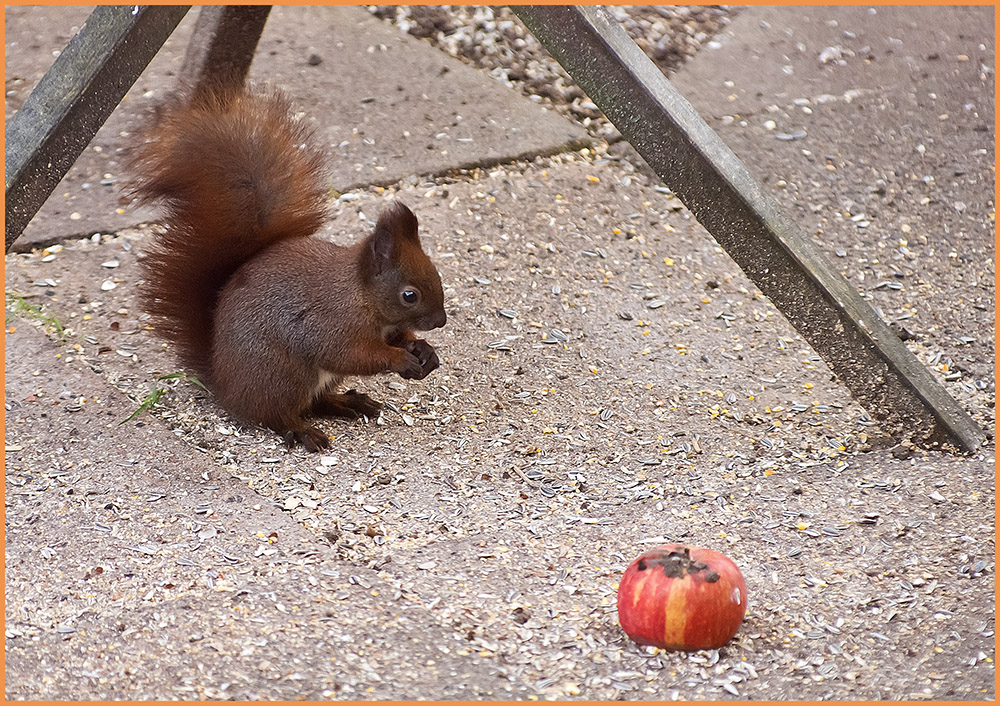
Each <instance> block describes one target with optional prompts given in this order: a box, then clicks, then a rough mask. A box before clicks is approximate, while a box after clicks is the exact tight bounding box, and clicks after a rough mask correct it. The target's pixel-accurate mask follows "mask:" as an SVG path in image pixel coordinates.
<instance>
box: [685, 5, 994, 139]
mask: <svg viewBox="0 0 1000 706" xmlns="http://www.w3.org/2000/svg"><path fill="white" fill-rule="evenodd" d="M992 30H993V8H992V7H989V6H985V5H981V6H952V7H948V8H942V7H937V6H929V5H928V6H923V7H910V6H908V7H903V6H880V7H867V6H862V5H854V6H849V7H848V6H844V7H840V6H838V7H826V6H821V5H816V6H812V7H794V6H755V7H753V8H752V10H751V11H750V12H745V13H741V14H740V15H738V16H737V17H736V18H735V19H734V20H733V21H732V23H731V24H730V25H729V26H727V27H726V28H724V29H723V31H722V32H721V33H720V34H719V35H718V36H717V37H715V39H714V41H713V42H712V44H710V45H709V46H708V47H706V49H705V51H703V52H701V53H699V54H698V55H697V56H696V57H695V58H693V59H692V60H691V61H689V62H688V63H686V64H685V65H684V68H683V70H682V71H679V72H678V73H677V74H676V75H675V76H674V77H673V78H672V79H671V80H672V81H673V83H674V85H675V86H676V87H677V89H678V90H680V91H681V92H682V93H683V94H684V96H685V97H686V98H687V99H688V100H689V101H691V103H692V104H693V105H694V106H695V108H697V109H698V111H699V112H700V113H701V114H702V116H703V117H705V118H706V119H708V118H711V117H716V118H721V117H722V116H725V115H736V114H739V115H741V116H744V117H745V116H748V115H757V114H763V113H766V112H768V110H767V109H768V107H769V106H772V105H777V106H781V107H785V106H789V105H792V104H793V102H794V101H795V100H798V99H807V100H809V101H810V104H812V105H815V104H816V103H823V100H817V99H819V98H820V97H821V96H825V97H826V99H825V100H828V101H834V100H838V99H840V100H843V96H844V94H845V93H846V94H849V95H854V96H857V95H858V94H860V93H872V92H877V93H907V92H910V91H911V90H912V85H913V83H914V82H916V81H919V80H921V79H927V78H928V77H929V76H930V75H932V74H933V75H934V76H937V77H939V78H940V79H941V82H942V88H947V84H948V83H949V82H950V78H955V79H963V78H967V77H969V76H978V74H979V73H980V71H981V66H983V65H986V66H988V67H991V66H992V64H991V63H990V61H991V59H990V57H991V56H992V53H993V43H992ZM981 44H982V47H981V46H980V45H981ZM960 57H965V58H964V59H963V58H960ZM982 107H984V108H985V106H982Z"/></svg>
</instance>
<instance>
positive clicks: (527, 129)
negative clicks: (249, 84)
mask: <svg viewBox="0 0 1000 706" xmlns="http://www.w3.org/2000/svg"><path fill="white" fill-rule="evenodd" d="M196 14H197V10H195V11H193V12H191V13H189V15H188V17H186V18H185V19H184V20H183V21H182V22H181V24H180V25H179V26H178V28H177V30H176V31H175V33H174V35H173V36H172V37H171V38H170V40H169V41H168V42H167V44H165V45H164V48H163V50H161V52H160V53H159V54H158V55H157V57H156V59H155V60H154V61H153V62H152V63H151V64H150V66H149V68H147V70H146V71H145V72H144V73H143V75H142V76H140V78H139V80H138V81H137V83H136V85H135V86H134V87H133V89H132V90H131V91H129V93H128V94H127V95H126V97H125V99H124V100H123V101H122V105H121V106H120V107H119V109H118V110H116V111H115V113H113V114H112V116H111V117H110V118H109V120H108V122H107V123H106V124H105V126H104V127H103V128H102V129H101V130H100V131H99V132H98V134H97V136H96V137H95V139H94V141H93V142H92V144H91V146H90V147H88V149H87V150H86V151H85V152H84V155H83V156H82V157H81V159H80V160H79V161H78V163H77V165H76V166H75V167H74V168H73V169H72V170H70V172H69V173H68V174H67V176H66V177H65V178H64V180H63V182H61V183H60V185H59V186H58V187H57V189H56V191H55V192H54V194H53V196H52V197H51V198H50V199H49V201H47V202H46V204H45V205H44V206H43V207H42V209H41V210H40V211H39V215H38V216H36V219H35V220H34V221H33V222H32V223H31V224H29V226H28V228H26V229H25V233H24V236H22V240H20V241H18V244H16V245H15V248H16V249H20V250H23V249H25V248H28V247H31V246H39V245H42V246H44V245H47V244H50V243H52V242H55V241H56V240H57V239H58V238H61V237H65V236H66V235H90V234H92V233H95V232H110V231H112V230H116V229H119V228H123V227H125V226H127V225H131V224H133V223H136V222H139V221H141V220H147V219H149V218H151V217H152V216H153V215H154V212H153V211H150V210H147V209H142V210H137V211H131V210H123V209H122V208H121V206H122V204H121V203H120V200H119V194H118V192H117V190H116V189H117V182H118V180H119V179H120V178H121V176H122V175H121V172H120V170H121V166H122V165H121V153H120V150H121V147H122V146H123V144H124V143H125V140H124V139H123V133H126V132H127V131H128V130H129V128H130V126H132V125H134V124H135V121H136V118H137V116H139V115H142V114H143V112H144V111H146V110H148V108H149V107H150V106H151V105H152V104H153V103H154V102H155V101H156V100H157V99H159V98H161V97H162V96H163V95H164V93H165V92H168V91H170V90H171V89H172V88H173V87H174V85H175V81H176V79H177V75H178V73H179V71H180V66H181V62H182V60H183V53H184V49H185V47H186V42H187V38H188V37H189V36H190V33H191V30H192V27H193V23H194V20H195V19H196V17H195V16H196ZM85 19H86V13H85V12H83V10H82V9H81V8H79V7H77V8H71V9H70V10H64V9H63V8H61V7H17V8H11V10H10V11H8V13H7V18H6V32H7V34H6V44H7V58H6V67H5V68H6V72H7V73H6V75H7V77H8V94H7V101H6V113H7V115H10V114H11V112H12V111H13V110H14V109H16V108H17V106H19V105H20V104H21V103H23V101H24V100H25V98H26V97H27V95H28V94H29V93H30V90H31V88H32V87H33V86H34V84H35V83H36V82H37V80H38V79H39V78H40V77H41V75H42V74H43V73H44V71H45V70H47V68H48V64H50V63H51V59H52V52H53V51H57V50H58V49H59V48H61V47H62V46H64V45H65V41H68V36H71V33H72V28H73V27H74V26H78V25H79V24H80V23H81V22H82V21H84V20H85ZM39 34H40V35H41V36H39ZM250 78H251V80H253V81H256V82H259V83H262V84H269V85H273V86H276V87H279V88H281V89H282V90H284V91H285V92H286V93H288V95H289V96H290V97H291V98H292V101H293V103H294V104H295V106H296V108H297V109H298V110H300V111H301V112H302V113H303V115H305V116H306V119H308V120H309V121H310V122H312V123H314V124H315V125H316V128H317V132H318V137H319V142H320V143H321V144H324V145H326V146H327V148H328V149H329V151H330V154H331V160H332V169H331V175H332V180H331V188H333V189H335V190H337V191H346V190H348V189H351V188H354V187H357V186H359V185H363V184H380V185H385V184H391V183H394V182H397V181H399V180H401V179H403V178H405V177H407V176H411V175H424V174H441V173H445V172H448V171H452V170H458V169H463V168H471V167H475V166H490V165H493V164H497V163H501V162H507V161H511V160H514V159H521V158H530V157H532V156H536V155H540V154H553V153H556V152H560V151H564V150H567V149H573V148H575V147H579V146H581V145H583V144H585V143H587V142H588V140H587V136H586V132H585V131H584V130H583V128H581V127H579V126H578V125H575V124H573V123H571V122H569V121H567V120H566V119H565V118H562V117H560V116H559V115H557V114H556V113H555V112H554V111H551V110H548V109H546V108H544V107H542V106H540V105H536V104H533V103H532V102H530V101H528V100H527V99H525V98H524V97H523V96H520V95H518V94H517V93H515V92H514V91H512V90H510V89H507V88H505V87H504V86H502V85H500V84H499V83H498V82H496V81H493V80H491V79H489V78H487V77H484V76H483V75H482V74H481V72H479V71H477V70H475V69H472V68H470V67H469V66H467V65H465V64H463V63H462V62H460V61H459V60H457V59H454V58H451V57H448V56H447V55H445V54H442V53H441V52H439V51H437V50H435V49H434V48H432V47H431V46H429V45H428V44H427V43H426V42H421V41H419V40H417V39H414V38H413V37H410V36H408V35H405V34H402V33H400V32H398V31H396V30H395V29H394V28H392V27H390V26H386V25H385V24H384V23H383V22H381V21H379V20H378V19H376V18H374V17H372V16H371V15H370V13H368V12H367V10H365V9H364V8H360V7H349V6H320V5H314V6H298V7H280V6H279V7H275V8H274V9H273V10H272V12H271V16H270V17H269V19H268V22H267V25H266V27H265V30H264V34H263V36H262V37H261V43H260V45H259V46H258V52H257V56H256V57H255V59H254V63H253V65H252V66H251V71H250Z"/></svg>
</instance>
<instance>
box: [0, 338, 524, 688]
mask: <svg viewBox="0 0 1000 706" xmlns="http://www.w3.org/2000/svg"><path fill="white" fill-rule="evenodd" d="M14 328H15V330H14V331H13V332H8V333H7V334H6V337H5V366H6V367H5V370H6V406H7V416H6V436H5V447H6V486H7V496H6V498H7V507H6V552H7V557H8V560H7V563H6V584H5V589H6V593H5V611H6V612H5V615H6V638H7V643H6V671H5V673H6V678H7V680H6V695H7V697H8V698H12V699H18V698H29V699H37V698H45V699H74V698H79V697H80V696H81V694H82V693H83V694H86V695H87V696H86V698H88V699H164V698H173V699H186V698H222V699H234V698H235V699H314V700H315V699H323V698H328V697H330V696H338V697H341V698H345V697H346V698H352V697H353V698H362V697H363V698H400V697H402V698H410V697H414V698H415V697H418V696H419V695H421V694H426V693H431V692H432V691H433V692H434V693H438V694H440V695H441V698H459V699H462V698H486V697H494V698H498V697H511V696H514V695H516V694H518V693H520V692H523V686H522V687H517V686H515V685H511V684H510V683H509V682H508V680H507V679H506V678H505V677H503V676H502V675H500V674H499V672H498V670H497V669H496V666H495V665H492V664H490V663H489V662H488V661H486V660H483V659H481V658H480V657H478V656H477V655H476V654H475V653H474V652H473V651H471V650H470V649H469V648H468V646H467V644H466V642H465V640H463V639H462V638H461V637H459V636H458V635H457V634H456V633H455V631H454V630H453V629H452V628H451V627H448V628H444V629H442V627H441V626H439V625H438V624H437V623H436V621H435V619H434V617H433V614H432V613H431V612H430V611H429V610H428V609H427V608H426V607H425V605H426V602H427V601H429V600H431V599H432V598H433V594H431V595H425V596H423V597H422V596H420V595H419V594H418V593H416V592H414V591H412V590H407V591H406V592H405V597H404V593H403V591H401V590H399V585H400V584H401V582H400V581H398V580H397V581H396V582H395V583H396V584H397V585H396V586H393V585H392V582H387V581H386V580H385V578H384V575H380V574H379V573H378V572H376V571H374V570H372V569H371V567H365V566H353V567H348V566H345V565H344V564H343V563H342V562H340V561H338V559H337V557H336V552H335V550H334V549H333V547H332V546H331V544H330V543H329V542H327V541H324V540H323V539H322V538H321V537H317V536H315V535H313V534H311V533H310V532H308V531H306V530H305V529H303V528H302V526H301V525H299V523H297V522H295V521H294V520H293V519H292V518H291V516H290V515H289V514H288V513H285V512H282V511H281V510H280V509H278V508H276V507H275V506H274V504H273V503H271V502H268V501H267V500H266V499H265V498H262V497H260V496H259V495H257V494H256V493H255V492H254V490H253V489H252V488H249V487H247V485H246V484H245V483H244V482H242V481H241V480H240V479H238V478H236V477H234V476H233V475H231V474H229V473H227V472H225V471H221V472H220V469H218V468H217V467H216V466H215V465H214V464H212V463H211V461H210V460H209V459H208V458H206V457H204V456H200V455H198V454H194V455H192V453H191V449H190V447H189V446H188V445H186V444H185V443H183V442H182V441H180V440H179V439H177V437H176V436H175V435H174V434H172V433H171V432H170V431H169V429H168V428H166V427H165V426H163V425H161V424H154V425H147V424H145V423H143V422H140V423H139V424H128V425H124V426H121V425H119V422H120V421H121V420H122V419H124V418H125V417H127V416H128V415H129V414H130V412H131V411H132V410H133V409H134V406H135V405H134V404H133V403H132V402H131V401H130V400H129V399H128V398H127V397H126V396H125V395H124V394H122V393H121V392H119V391H118V390H116V389H115V388H113V387H111V386H109V385H107V383H106V382H105V381H104V380H103V379H102V378H101V377H100V376H99V375H97V374H96V373H94V372H93V371H91V370H88V369H87V366H86V365H85V364H83V362H82V361H81V360H79V359H76V360H74V356H72V355H66V354H65V353H64V352H63V351H62V347H61V346H60V345H58V344H56V343H54V342H53V341H50V340H49V339H47V338H46V337H45V336H44V335H43V334H42V332H41V331H40V330H39V329H36V328H33V327H32V326H31V325H30V324H27V323H26V324H25V325H22V326H15V327H14ZM25 393H27V394H25Z"/></svg>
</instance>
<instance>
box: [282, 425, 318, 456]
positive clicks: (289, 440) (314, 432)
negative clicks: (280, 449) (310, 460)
mask: <svg viewBox="0 0 1000 706" xmlns="http://www.w3.org/2000/svg"><path fill="white" fill-rule="evenodd" d="M279 433H280V434H281V437H282V438H283V439H284V440H285V446H287V447H288V448H292V447H293V446H295V444H296V442H298V443H300V444H302V445H303V446H304V447H305V449H306V451H311V452H313V453H315V452H317V451H320V450H321V449H325V448H326V447H327V446H329V445H330V437H328V436H327V435H326V434H324V433H323V432H322V431H320V430H319V429H317V428H316V427H310V426H304V425H303V426H302V427H301V428H299V429H289V430H288V431H285V432H279Z"/></svg>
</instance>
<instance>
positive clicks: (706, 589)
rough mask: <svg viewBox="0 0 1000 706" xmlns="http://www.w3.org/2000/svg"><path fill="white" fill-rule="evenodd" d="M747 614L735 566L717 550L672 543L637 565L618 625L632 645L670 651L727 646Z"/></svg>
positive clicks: (626, 581) (622, 590)
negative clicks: (634, 643)
mask: <svg viewBox="0 0 1000 706" xmlns="http://www.w3.org/2000/svg"><path fill="white" fill-rule="evenodd" d="M746 610H747V586H746V582H745V581H744V580H743V574H741V573H740V570H739V568H738V567H737V566H736V564H735V563H733V561H732V560H731V559H730V558H729V557H727V556H725V555H724V554H720V553H719V552H715V551H712V550H711V549H701V548H698V547H689V546H686V545H683V544H666V545H663V546H660V547H656V548H654V549H650V550H649V551H647V552H644V553H643V554H642V555H640V556H639V558H638V559H636V560H635V561H633V562H632V563H631V564H630V565H629V567H628V569H626V570H625V575H624V576H623V577H622V580H621V583H620V584H619V585H618V621H619V622H620V623H621V626H622V629H623V630H624V631H625V634H627V635H628V636H629V637H630V638H631V639H632V640H634V641H635V642H638V643H639V644H641V645H655V646H657V647H662V648H664V649H668V650H703V649H713V648H716V647H722V646H723V645H725V644H726V643H727V642H729V640H731V639H732V637H733V635H735V634H736V630H737V629H738V628H739V626H740V623H742V622H743V616H744V615H745V614H746Z"/></svg>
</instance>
